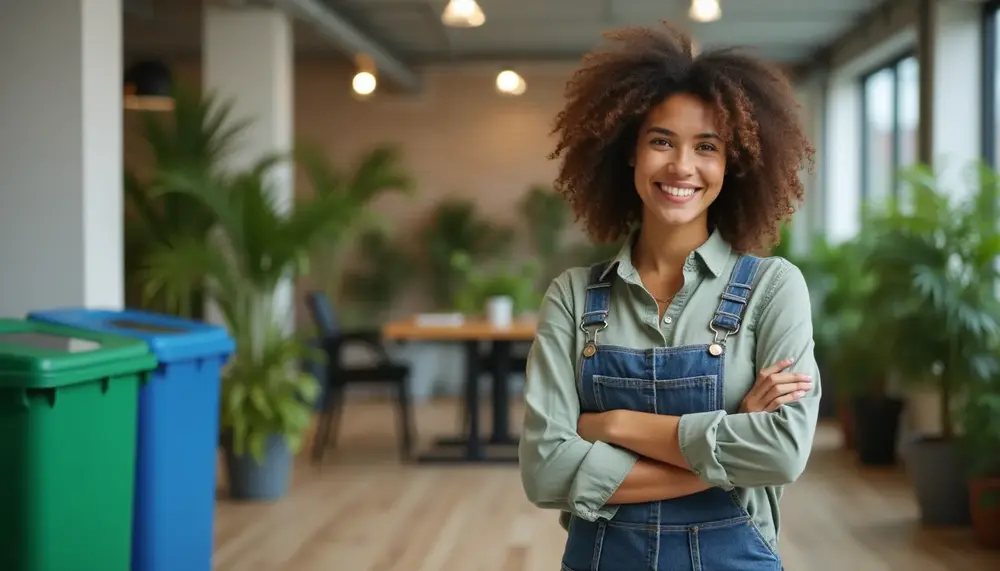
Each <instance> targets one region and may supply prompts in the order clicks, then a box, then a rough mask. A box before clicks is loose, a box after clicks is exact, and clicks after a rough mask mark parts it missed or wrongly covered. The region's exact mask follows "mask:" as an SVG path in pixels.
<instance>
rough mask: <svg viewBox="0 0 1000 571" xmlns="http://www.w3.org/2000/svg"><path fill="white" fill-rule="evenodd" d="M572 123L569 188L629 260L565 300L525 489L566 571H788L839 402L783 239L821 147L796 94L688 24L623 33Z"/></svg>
mask: <svg viewBox="0 0 1000 571" xmlns="http://www.w3.org/2000/svg"><path fill="white" fill-rule="evenodd" d="M608 37H609V38H610V39H611V40H614V41H615V42H617V49H608V50H604V51H599V52H596V53H593V54H590V55H589V56H588V57H587V58H585V60H584V63H583V66H582V68H581V69H580V70H579V71H578V72H577V73H576V74H575V76H574V77H573V78H572V79H571V81H570V82H569V84H568V87H567V92H566V96H567V101H566V105H565V108H564V109H563V111H562V112H561V113H560V114H559V116H558V117H557V119H556V125H555V130H554V131H555V133H556V134H557V135H558V143H557V146H556V149H555V151H554V152H553V153H552V157H553V158H556V159H561V164H560V170H559V176H558V178H557V180H556V188H557V189H558V190H559V191H560V192H561V193H562V195H563V196H564V197H565V198H566V199H567V200H568V201H569V202H570V203H571V204H572V206H573V208H574V210H575V211H576V213H577V215H578V217H579V218H582V219H583V221H584V223H585V225H586V228H587V230H588V231H589V232H590V234H591V235H592V236H593V237H594V238H595V239H597V240H606V241H614V240H618V239H619V238H621V237H623V236H627V237H628V239H627V240H626V241H625V244H624V246H623V247H622V249H621V251H620V252H619V253H618V255H617V256H616V257H615V258H614V259H612V260H609V261H607V262H604V263H601V264H597V265H595V266H592V267H590V268H573V269H570V270H567V271H566V272H564V273H563V274H562V275H560V276H559V277H557V278H556V279H555V280H554V281H553V282H552V284H551V285H550V287H549V289H548V291H547V293H546V296H545V301H544V303H543V304H542V307H541V309H540V311H539V319H538V329H537V334H536V338H535V341H534V343H533V345H532V348H531V352H530V354H529V358H528V366H527V384H526V390H525V402H526V412H525V418H524V428H523V431H522V439H521V446H520V455H519V457H520V462H521V476H522V481H523V484H524V489H525V492H526V494H527V496H528V498H529V499H530V500H531V501H532V502H534V503H535V505H537V506H539V507H542V508H547V509H557V510H559V511H561V512H562V513H563V516H564V517H563V520H562V521H563V523H564V525H565V526H566V528H567V530H568V532H569V536H568V539H567V543H566V547H565V551H564V555H563V561H562V569H563V571H585V570H587V571H633V570H636V569H644V570H647V571H656V570H661V569H663V570H665V569H670V570H672V571H673V570H682V571H684V570H699V569H713V570H715V571H764V570H767V571H777V570H780V569H781V560H780V558H779V557H778V555H777V538H778V529H779V526H780V516H779V509H778V503H777V502H778V498H779V497H780V496H781V492H782V486H784V485H786V484H789V483H791V482H793V481H795V480H796V479H797V478H798V476H799V474H801V473H802V470H803V469H804V467H805V464H806V460H807V459H808V456H809V452H810V450H811V448H812V439H813V434H814V431H815V426H816V417H817V411H818V404H819V399H820V396H821V392H820V383H819V375H818V370H817V367H816V362H815V359H814V356H813V338H812V323H811V317H810V316H811V308H810V305H809V303H810V302H809V291H808V289H807V288H806V284H805V280H804V279H803V277H802V273H801V272H800V271H799V270H798V268H796V267H795V266H794V265H792V264H791V263H790V262H788V261H787V260H784V259H782V258H777V257H769V258H760V257H757V256H756V255H753V252H756V251H759V250H764V249H767V248H769V247H770V246H772V245H773V243H774V242H775V240H776V239H777V238H778V236H779V231H778V228H779V224H780V222H781V221H783V220H784V219H785V218H786V217H788V216H789V215H790V214H791V213H792V212H793V210H794V208H795V207H796V206H797V205H798V203H799V202H800V201H801V199H802V185H801V183H800V181H799V178H798V172H799V170H800V168H801V166H802V163H803V161H805V160H807V159H811V157H812V153H813V151H812V147H811V146H810V144H809V141H807V140H806V138H805V136H804V135H803V131H802V128H801V126H800V125H799V122H798V109H797V105H796V101H795V98H794V95H793V92H792V89H791V87H790V85H789V83H788V81H787V80H786V79H785V78H784V77H783V76H782V75H781V73H780V72H779V71H778V70H777V69H776V68H774V67H772V66H771V65H769V64H767V63H765V62H761V61H759V60H756V59H754V58H752V57H749V56H746V55H743V54H741V53H739V52H738V51H735V50H726V51H714V52H713V51H709V52H705V53H702V54H700V55H697V56H695V55H694V54H693V53H692V47H691V40H690V38H688V37H687V36H686V35H685V34H683V33H681V32H678V31H677V30H674V29H673V28H670V27H668V26H665V27H664V28H663V29H646V28H640V29H627V30H624V31H619V32H614V33H611V34H609V35H608Z"/></svg>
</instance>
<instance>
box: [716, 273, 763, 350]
mask: <svg viewBox="0 0 1000 571" xmlns="http://www.w3.org/2000/svg"><path fill="white" fill-rule="evenodd" d="M760 264H761V259H760V258H758V257H757V256H752V255H750V254H744V255H742V256H740V257H739V259H738V260H736V266H735V267H734V268H733V273H732V274H731V275H730V277H729V284H728V285H727V286H726V289H725V291H723V292H722V296H720V299H719V307H718V309H716V310H715V317H713V318H712V324H711V325H710V326H709V328H710V329H711V330H712V332H714V333H715V344H716V345H719V346H721V345H725V343H726V339H727V338H728V337H729V336H730V335H735V334H736V332H737V331H739V330H740V323H741V322H742V320H743V313H744V311H746V308H747V303H748V302H749V301H750V292H751V290H752V289H753V283H754V279H755V278H756V277H757V269H758V268H760Z"/></svg>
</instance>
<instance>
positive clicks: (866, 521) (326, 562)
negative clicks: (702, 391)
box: [214, 402, 1000, 571]
mask: <svg viewBox="0 0 1000 571" xmlns="http://www.w3.org/2000/svg"><path fill="white" fill-rule="evenodd" d="M484 412H485V411H484ZM456 418H457V407H456V406H455V404H454V403H435V404H432V405H423V406H421V408H420V411H419V428H420V429H421V437H422V439H423V440H425V441H426V440H428V439H429V438H432V437H434V436H437V435H445V434H448V433H449V430H453V429H454V427H455V425H456V424H457V422H456ZM513 418H514V419H517V418H520V412H519V411H515V414H514V415H513ZM395 426H396V424H395V418H394V417H393V415H392V409H391V408H390V407H389V405H387V404H382V403H367V402H366V403H353V402H352V403H350V404H349V405H348V407H347V413H346V415H345V419H344V427H345V430H344V433H343V435H342V437H341V440H340V444H339V446H338V447H337V448H336V449H335V450H331V451H330V454H329V455H328V457H327V459H326V461H325V463H324V465H323V466H322V468H314V467H312V466H310V465H309V464H308V463H307V462H306V461H305V458H304V457H302V458H300V462H299V465H298V466H297V467H296V474H295V483H294V486H293V491H292V493H291V494H290V495H289V496H288V497H287V498H286V499H284V500H282V501H280V502H276V503H273V504H252V503H233V502H230V501H228V500H226V499H220V500H219V502H218V509H217V514H218V515H217V523H216V552H215V558H214V569H215V570H216V571H556V570H558V569H559V557H560V554H561V551H562V547H563V544H564V542H565V537H566V536H565V532H564V531H563V530H562V529H561V528H560V527H559V525H558V523H557V521H556V514H555V513H553V512H546V511H541V510H538V509H536V508H534V506H532V505H531V504H529V503H528V502H527V501H526V500H525V499H524V495H523V492H522V490H521V484H520V479H519V477H518V473H517V469H516V468H515V467H514V466H475V467H462V466H459V467H448V466H443V467H428V466H403V465H400V464H399V463H398V462H397V460H396V458H397V453H396V438H395V432H394V427H395ZM839 445H840V442H839V435H838V434H837V431H836V429H835V428H834V427H833V426H826V425H824V426H822V427H821V430H820V432H819V435H818V438H817V442H816V447H815V450H814V453H813V456H812V458H811V461H810V464H809V467H808V469H807V471H806V474H805V475H804V476H803V477H802V478H801V479H800V480H799V481H798V482H797V483H796V484H794V485H792V486H789V487H788V489H787V491H786V494H785V497H784V499H783V500H782V514H783V527H782V537H781V546H780V551H781V553H782V555H783V558H784V560H785V568H786V569H787V570H788V571H843V570H848V569H850V570H854V571H1000V551H998V552H988V551H984V550H981V549H979V548H977V547H976V546H975V544H974V543H973V542H972V540H971V538H970V534H969V532H968V530H965V529H959V530H927V529H921V527H920V525H919V524H918V522H917V510H916V506H915V504H914V499H913V494H912V492H911V490H910V488H909V486H908V484H907V481H906V478H905V476H904V475H903V474H902V473H901V471H899V470H860V469H858V467H857V466H856V464H855V463H854V461H853V459H852V458H851V457H850V455H849V454H848V453H846V452H844V451H842V450H841V449H840V448H839ZM220 498H225V495H224V493H222V494H220Z"/></svg>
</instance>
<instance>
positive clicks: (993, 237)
mask: <svg viewBox="0 0 1000 571" xmlns="http://www.w3.org/2000/svg"><path fill="white" fill-rule="evenodd" d="M902 179H903V180H904V181H906V182H907V183H908V191H909V192H908V193H907V194H908V196H906V198H907V201H906V203H897V204H893V205H890V208H889V209H888V210H886V211H885V212H884V213H882V214H880V215H879V216H877V217H876V218H875V219H874V220H873V224H871V225H870V227H871V228H873V229H874V230H873V232H874V240H875V242H874V244H875V245H876V246H875V247H873V248H871V249H870V250H869V252H868V254H867V256H866V257H865V261H864V265H865V267H867V268H868V269H869V270H870V271H872V272H873V273H874V274H875V275H876V276H877V279H876V285H875V287H874V288H873V293H872V296H871V302H872V304H873V305H872V306H871V307H877V308H879V310H880V311H882V312H884V315H886V317H887V319H884V320H880V323H879V324H878V325H879V327H877V328H873V329H869V330H868V331H867V334H868V338H869V342H870V343H872V344H877V345H879V346H882V347H885V348H886V349H887V353H886V354H887V355H888V356H889V357H890V359H891V362H890V366H891V369H892V370H893V372H894V373H896V374H898V375H899V379H900V381H901V382H904V383H908V384H911V385H913V384H920V383H928V382H929V383H932V386H934V387H935V389H936V391H937V393H938V394H939V395H940V408H939V421H940V425H941V433H940V434H937V435H926V434H925V435H918V436H917V438H915V439H914V441H913V442H912V443H910V445H909V446H908V447H907V449H906V451H905V452H904V456H905V463H906V466H907V470H908V472H909V474H910V476H911V478H912V480H913V484H914V488H915V492H916V495H917V500H918V504H919V506H920V511H921V517H922V519H923V521H924V522H925V523H927V524H930V525H960V524H967V523H968V522H969V511H968V505H969V502H968V496H967V486H966V479H965V474H964V470H963V468H962V466H963V464H962V462H961V461H960V460H961V458H960V457H959V454H958V450H957V449H956V447H955V445H954V444H955V443H954V438H953V437H954V432H955V422H954V420H955V419H954V415H953V406H954V405H955V398H956V396H957V395H959V394H961V392H962V390H963V388H964V387H965V386H966V385H967V384H968V383H969V382H973V381H976V380H979V379H985V378H989V377H990V376H992V375H993V374H994V369H995V366H996V359H995V355H996V353H997V351H998V345H1000V344H998V340H1000V304H998V301H997V298H996V289H995V288H996V285H997V277H998V271H997V265H996V260H997V258H998V257H1000V232H998V229H997V226H996V216H995V212H996V211H997V210H996V200H997V178H996V175H995V174H994V173H992V171H990V170H989V169H987V168H985V167H979V168H977V169H975V170H974V171H973V181H974V183H973V188H972V191H971V192H968V193H963V192H961V191H959V192H954V191H950V189H949V190H945V189H943V188H940V185H939V182H938V179H937V178H936V176H935V173H934V172H933V171H932V170H931V169H930V168H929V167H927V166H924V165H917V166H916V167H913V168H912V169H908V170H906V171H904V172H903V173H902ZM963 197H964V198H963Z"/></svg>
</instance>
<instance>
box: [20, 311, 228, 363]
mask: <svg viewBox="0 0 1000 571" xmlns="http://www.w3.org/2000/svg"><path fill="white" fill-rule="evenodd" d="M28 319H31V320H36V321H43V322H46V323H53V324H57V325H66V326H69V327H76V328H79V329H86V330H90V331H96V332H99V333H109V334H112V335H121V336H124V337H131V338H133V339H140V340H142V341H145V342H146V344H147V345H148V346H149V350H150V351H151V352H152V353H153V354H154V355H155V356H156V358H157V360H158V361H159V362H161V363H171V362H176V361H183V360H191V359H199V358H204V357H210V356H222V357H224V358H228V356H229V355H230V354H232V352H233V350H234V348H235V343H234V342H233V339H232V338H231V337H230V336H229V333H228V332H227V331H226V329H225V328H224V327H221V326H218V325H211V324H208V323H204V322H201V321H194V320H191V319H184V318H181V317H177V316H173V315H164V314H161V313H153V312H149V311H141V310H134V309H125V310H109V309H87V308H62V309H52V310H48V311H35V312H32V313H30V314H28Z"/></svg>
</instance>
